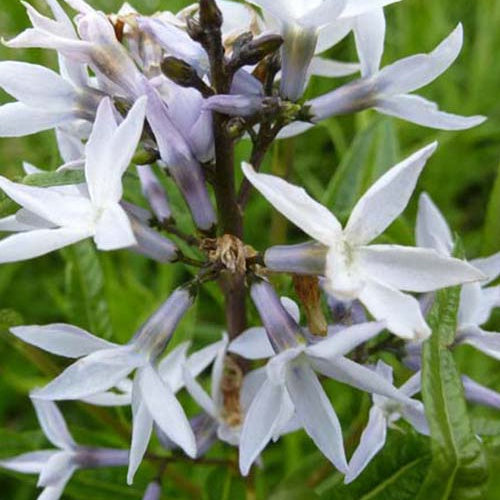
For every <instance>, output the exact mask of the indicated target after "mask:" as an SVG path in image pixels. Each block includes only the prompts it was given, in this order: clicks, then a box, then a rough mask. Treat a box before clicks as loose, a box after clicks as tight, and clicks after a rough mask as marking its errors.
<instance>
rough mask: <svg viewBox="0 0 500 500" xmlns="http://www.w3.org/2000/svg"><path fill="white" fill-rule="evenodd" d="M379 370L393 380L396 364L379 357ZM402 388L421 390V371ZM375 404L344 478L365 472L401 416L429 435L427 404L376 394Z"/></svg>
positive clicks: (412, 391)
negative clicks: (390, 363) (393, 364)
mask: <svg viewBox="0 0 500 500" xmlns="http://www.w3.org/2000/svg"><path fill="white" fill-rule="evenodd" d="M375 371H376V373H378V374H379V375H381V376H382V377H384V378H385V379H386V380H387V381H388V382H390V383H392V381H393V380H392V379H393V377H392V368H391V367H390V366H389V365H387V364H386V363H384V362H383V361H379V362H378V363H377V366H376V369H375ZM399 390H400V391H401V392H402V393H403V394H406V395H407V396H408V397H412V396H413V395H414V394H416V393H417V392H420V375H419V374H416V375H414V376H413V377H411V378H410V379H409V380H408V381H407V382H406V383H404V384H403V385H402V386H401V387H400V388H399ZM372 399H373V406H372V407H371V409H370V417H369V419H368V424H367V426H366V428H365V430H364V431H363V434H362V435H361V440H360V442H359V445H358V447H357V448H356V451H355V452H354V454H353V456H352V457H351V460H350V461H349V468H348V471H347V474H346V476H345V479H344V482H345V483H346V484H347V483H351V482H352V481H354V480H355V479H356V478H357V477H358V476H359V475H360V474H361V472H363V470H364V469H365V467H366V466H367V465H368V464H369V463H370V461H371V460H372V459H373V457H375V455H376V454H377V453H378V452H379V451H380V450H381V449H382V448H383V447H384V445H385V441H386V437H387V428H388V427H391V426H393V425H394V423H395V422H396V421H397V420H399V419H400V418H404V419H405V420H406V421H408V422H409V423H410V424H411V425H412V427H414V428H415V430H417V432H420V433H421V434H424V435H429V427H428V424H427V419H426V417H425V410H424V405H423V404H422V403H421V402H420V401H415V400H413V399H412V400H411V404H409V403H404V402H400V401H394V400H393V399H390V398H387V397H384V396H379V395H377V394H374V395H373V397H372Z"/></svg>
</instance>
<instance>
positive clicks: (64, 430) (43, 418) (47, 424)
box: [32, 399, 76, 450]
mask: <svg viewBox="0 0 500 500" xmlns="http://www.w3.org/2000/svg"><path fill="white" fill-rule="evenodd" d="M32 401H33V406H34V407H35V411H36V415H37V417H38V422H40V427H41V428H42V430H43V433H44V434H45V435H46V436H47V439H48V440H49V441H50V442H51V443H52V444H53V445H54V446H56V447H57V448H61V449H62V450H70V449H72V448H74V447H75V446H76V443H75V441H74V440H73V438H72V437H71V434H70V433H69V430H68V427H67V426H66V422H65V420H64V417H63V416H62V413H61V412H60V411H59V408H58V407H57V406H56V404H55V403H53V402H52V401H43V400H41V399H33V400H32Z"/></svg>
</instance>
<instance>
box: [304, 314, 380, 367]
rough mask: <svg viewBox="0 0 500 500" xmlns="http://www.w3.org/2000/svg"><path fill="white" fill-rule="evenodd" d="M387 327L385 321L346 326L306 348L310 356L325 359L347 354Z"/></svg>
mask: <svg viewBox="0 0 500 500" xmlns="http://www.w3.org/2000/svg"><path fill="white" fill-rule="evenodd" d="M384 328H385V323H384V322H383V321H380V322H371V323H362V324H360V325H354V326H351V327H349V328H344V329H343V330H341V331H339V332H338V333H334V334H332V335H330V336H329V337H328V338H326V339H325V340H321V341H319V342H318V343H316V344H313V345H311V346H309V347H307V348H306V354H307V355H308V356H314V357H317V358H323V359H333V358H335V357H337V356H345V355H346V354H348V353H349V352H351V351H352V350H353V349H355V348H356V347H358V346H359V345H361V344H363V343H364V342H367V341H368V340H370V339H372V338H373V337H375V336H376V335H378V334H379V333H380V332H381V331H382V330H383V329H384Z"/></svg>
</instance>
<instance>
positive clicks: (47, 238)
mask: <svg viewBox="0 0 500 500" xmlns="http://www.w3.org/2000/svg"><path fill="white" fill-rule="evenodd" d="M89 236H90V234H88V233H87V232H86V231H82V230H78V229H72V228H62V229H38V230H35V231H26V232H24V233H17V234H13V235H12V236H9V237H7V238H4V239H3V240H0V263H3V264H4V263H6V262H20V261H23V260H29V259H34V258H35V257H40V256H42V255H45V254H47V253H50V252H53V251H54V250H59V249H60V248H64V247H67V246H69V245H72V244H73V243H76V242H78V241H82V240H84V239H86V238H88V237H89Z"/></svg>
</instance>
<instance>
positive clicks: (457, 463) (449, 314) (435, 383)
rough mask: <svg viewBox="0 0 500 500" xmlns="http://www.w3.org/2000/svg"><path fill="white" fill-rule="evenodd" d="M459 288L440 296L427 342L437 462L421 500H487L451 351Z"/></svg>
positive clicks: (425, 384)
mask: <svg viewBox="0 0 500 500" xmlns="http://www.w3.org/2000/svg"><path fill="white" fill-rule="evenodd" d="M459 304H460V287H454V288H448V289H446V290H440V291H439V292H437V293H436V299H435V303H434V306H433V308H432V309H431V312H430V314H429V326H430V327H431V328H432V336H431V338H430V339H429V340H428V341H427V342H426V343H425V344H424V348H423V358H422V359H423V368H422V395H423V400H424V404H425V409H426V415H427V419H428V421H429V426H430V429H431V436H432V452H433V459H432V465H431V467H430V469H429V473H428V475H427V477H426V479H425V482H424V484H423V485H422V489H421V490H420V492H419V495H418V497H417V500H447V499H449V500H461V499H478V500H479V499H482V498H484V491H485V486H486V481H487V476H488V474H487V467H486V460H485V456H484V452H483V449H482V446H481V444H480V442H479V440H478V439H477V437H476V436H475V434H474V432H473V430H472V425H471V422H470V419H469V415H468V413H467V405H466V402H465V398H464V390H463V386H462V382H461V378H460V373H459V372H458V369H457V366H456V364H455V361H454V359H453V355H452V353H451V351H450V349H449V348H450V346H451V345H452V344H453V341H454V339H455V333H456V328H457V314H458V307H459Z"/></svg>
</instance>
